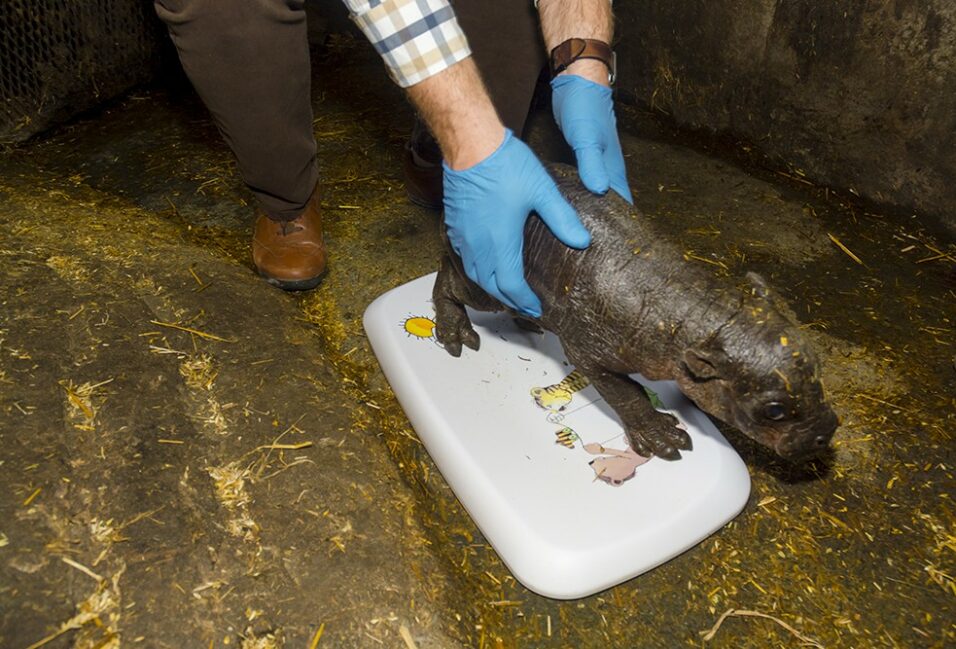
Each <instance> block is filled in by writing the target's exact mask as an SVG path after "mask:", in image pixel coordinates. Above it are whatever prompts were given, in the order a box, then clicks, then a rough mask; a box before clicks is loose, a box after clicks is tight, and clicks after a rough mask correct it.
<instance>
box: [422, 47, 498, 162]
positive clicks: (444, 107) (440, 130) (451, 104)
mask: <svg viewBox="0 0 956 649" xmlns="http://www.w3.org/2000/svg"><path fill="white" fill-rule="evenodd" d="M408 96H409V97H410V98H411V100H412V102H413V103H414V104H415V106H416V107H417V108H418V110H419V112H420V113H421V115H422V117H423V118H424V119H425V122H426V123H427V124H428V127H429V128H430V129H431V131H432V133H433V134H434V135H435V138H436V139H437V140H438V144H439V146H440V147H441V150H442V154H443V155H444V157H445V161H446V162H447V164H448V166H450V167H451V168H452V169H455V170H461V169H467V168H468V167H471V166H472V165H474V164H477V163H478V162H481V161H482V160H484V159H485V158H487V157H488V156H489V155H491V154H492V153H493V152H494V151H495V149H497V148H498V146H499V145H501V142H502V141H503V140H504V134H505V129H504V125H503V124H502V123H501V120H500V119H499V118H498V114H497V112H495V107H494V105H493V104H492V103H491V99H490V97H489V96H488V92H487V91H486V90H485V86H484V84H483V83H482V81H481V76H480V75H479V74H478V68H477V67H476V66H475V63H474V61H473V60H472V59H471V58H468V59H465V60H464V61H461V62H460V63H456V64H455V65H453V66H451V67H449V68H446V69H445V70H443V71H441V72H439V73H438V74H436V75H433V76H431V77H429V78H427V79H425V80H424V81H422V82H420V83H417V84H415V85H414V86H411V87H410V88H408Z"/></svg>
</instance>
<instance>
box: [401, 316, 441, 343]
mask: <svg viewBox="0 0 956 649" xmlns="http://www.w3.org/2000/svg"><path fill="white" fill-rule="evenodd" d="M402 328H403V329H404V330H405V333H407V334H408V335H409V336H414V337H415V338H421V339H422V340H427V339H429V338H431V339H434V338H435V321H434V320H432V319H431V318H426V317H425V316H409V317H408V318H406V319H405V321H404V322H403V323H402Z"/></svg>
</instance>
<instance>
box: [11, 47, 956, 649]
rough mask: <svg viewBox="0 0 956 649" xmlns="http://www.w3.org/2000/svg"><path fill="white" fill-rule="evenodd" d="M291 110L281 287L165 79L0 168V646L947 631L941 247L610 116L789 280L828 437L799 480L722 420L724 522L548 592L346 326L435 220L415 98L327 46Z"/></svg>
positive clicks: (946, 352)
mask: <svg viewBox="0 0 956 649" xmlns="http://www.w3.org/2000/svg"><path fill="white" fill-rule="evenodd" d="M345 61H348V62H349V65H348V66H345V65H343V62H345ZM314 96H315V101H314V107H315V132H316V136H317V139H318V142H319V149H320V151H319V160H320V167H321V178H322V180H321V192H322V204H323V208H324V214H325V219H326V227H327V241H328V244H329V248H330V250H331V254H332V262H331V267H330V274H329V275H328V277H327V279H326V280H325V281H324V283H323V284H322V285H321V286H320V287H319V288H318V289H316V290H315V291H311V292H309V293H305V294H297V295H295V294H286V293H282V292H280V291H278V290H275V289H273V288H271V287H270V286H268V285H266V284H265V283H264V282H262V281H261V280H259V279H258V278H257V277H256V276H255V274H254V272H253V270H252V269H251V266H250V262H249V252H248V241H249V234H250V232H249V226H250V224H251V218H252V207H251V195H250V194H249V193H248V192H247V190H246V189H245V188H244V187H243V185H242V183H241V180H240V179H239V177H238V175H237V173H236V168H235V165H234V163H233V162H232V159H231V156H230V154H229V152H228V150H227V149H226V148H225V147H224V145H223V144H222V143H221V141H220V139H219V138H218V135H217V134H216V132H215V129H214V128H213V127H212V126H211V124H210V122H209V120H208V117H207V115H206V113H205V112H204V110H203V109H202V107H201V105H199V104H198V103H197V102H196V100H195V99H194V98H192V97H191V95H189V94H185V95H182V94H178V93H176V92H171V91H164V90H162V89H153V90H145V91H141V92H139V93H138V94H136V95H134V96H132V97H130V98H129V99H127V100H125V101H124V102H122V103H120V104H118V105H115V106H112V107H110V108H108V109H106V110H104V111H102V112H101V113H98V114H96V115H91V116H88V117H87V118H84V119H83V120H81V121H79V122H76V123H75V124H73V125H71V126H69V127H67V128H64V129H62V130H61V131H60V132H58V133H56V134H53V135H51V136H49V137H47V138H46V139H43V140H41V141H37V142H34V143H32V144H30V145H27V146H24V147H21V148H18V149H15V150H12V151H8V152H6V153H5V154H4V155H3V156H2V157H0V259H2V261H3V264H4V272H3V273H2V274H0V313H2V319H0V646H3V647H12V648H27V647H31V648H34V649H36V648H38V647H41V646H42V647H49V648H60V647H75V648H81V649H92V648H94V647H96V648H99V649H116V648H118V647H126V646H144V647H177V648H179V647H203V648H205V647H241V648H243V649H266V648H270V647H303V648H309V649H316V647H318V648H321V647H379V646H384V647H405V648H410V647H420V648H422V649H425V648H444V647H456V646H461V647H480V648H488V649H490V648H499V647H500V648H511V647H542V648H543V647H668V648H672V647H677V646H694V647H700V646H707V647H761V648H762V647H797V646H803V643H805V642H814V643H817V644H816V645H815V646H824V647H945V646H952V644H953V643H956V627H954V622H953V620H954V619H956V615H954V613H956V581H954V576H956V511H954V504H953V502H952V496H953V493H954V488H953V487H954V482H953V468H954V464H956V457H954V456H956V453H954V447H953V430H954V424H956V367H954V354H956V345H954V336H953V331H954V319H956V246H954V243H953V241H951V240H947V239H946V237H945V235H944V234H942V233H940V232H937V231H934V230H933V229H932V228H931V227H930V226H927V225H926V224H925V223H923V222H922V221H921V220H920V219H919V218H912V219H909V218H907V219H902V218H899V217H898V216H896V217H894V216H887V215H883V214H881V213H879V212H877V211H874V210H873V209H871V208H869V207H867V206H866V205H864V204H861V203H860V202H858V201H856V200H855V199H854V197H852V196H839V195H836V194H835V193H833V192H830V191H829V190H826V189H824V188H817V187H814V186H812V185H810V184H808V183H806V182H805V181H803V180H802V179H800V178H798V177H797V178H794V177H792V175H789V176H785V175H780V174H774V173H772V172H767V171H760V170H754V169H750V168H747V167H745V166H742V165H740V164H738V163H737V162H736V158H735V157H734V156H733V155H732V154H729V153H727V152H724V151H717V150H709V149H706V148H700V147H696V148H695V147H694V146H690V145H688V142H686V141H685V140H683V139H681V138H680V137H675V136H673V135H672V134H670V133H669V132H668V131H667V129H666V128H659V127H657V126H654V125H653V124H652V123H651V122H652V120H649V119H648V117H647V116H646V115H643V114H641V113H639V112H636V111H634V110H632V109H628V108H625V107H622V109H621V122H622V128H623V131H624V132H625V136H624V148H625V152H626V156H627V160H628V165H629V171H630V177H631V182H632V184H633V186H634V189H635V199H636V203H637V205H638V207H639V209H640V210H641V211H642V213H643V214H644V215H645V218H650V219H656V220H657V221H659V222H661V223H662V224H664V225H665V226H666V228H667V230H668V231H669V232H670V233H671V234H672V236H673V238H674V240H675V241H677V242H679V244H680V245H681V246H683V247H684V249H685V251H686V253H685V254H686V255H687V258H688V260H690V261H693V262H694V263H699V264H701V265H702V266H704V267H706V268H709V269H711V270H712V271H713V272H715V273H720V274H727V275H735V276H742V275H743V274H744V272H746V271H748V270H755V271H758V272H761V273H763V274H764V276H765V277H766V278H767V279H768V281H769V282H770V283H771V284H772V285H773V286H774V287H775V288H777V289H778V290H779V291H780V292H782V293H783V294H784V295H785V297H786V298H787V299H788V300H789V302H790V305H791V307H792V308H793V310H794V312H795V314H796V315H797V317H798V318H799V320H800V321H801V323H802V326H803V328H804V329H805V330H806V331H807V333H808V335H809V336H810V338H811V340H812V341H813V342H814V344H815V345H816V347H817V348H818V351H819V352H820V355H821V356H822V358H823V362H824V377H825V384H826V387H827V390H828V392H829V394H830V396H831V399H832V401H833V404H834V407H835V408H836V410H837V411H838V413H839V414H840V416H841V420H842V425H841V428H840V430H839V431H838V432H837V434H836V437H835V441H834V444H833V447H834V450H833V453H832V455H831V456H830V457H828V458H826V459H825V460H823V461H821V462H818V463H815V464H811V465H809V466H807V467H804V468H801V469H795V468H793V467H789V466H787V465H784V464H781V463H780V462H779V461H777V460H776V459H775V458H773V457H770V456H769V455H768V454H767V453H766V452H765V451H764V450H762V449H761V448H759V447H757V446H756V445H755V444H753V443H752V442H750V441H749V440H747V439H746V438H744V437H743V436H742V435H739V434H736V433H735V432H734V431H732V430H729V429H726V428H722V430H723V431H724V433H725V434H726V435H727V437H728V438H729V439H730V440H731V442H732V443H733V444H734V446H735V447H736V448H737V450H738V452H739V453H740V454H741V456H742V457H743V458H744V459H745V461H746V462H747V464H748V466H749V468H750V471H751V478H752V481H753V493H752V496H751V499H750V502H749V503H748V505H747V506H746V508H745V509H744V511H743V512H742V513H741V514H740V515H739V517H738V518H737V519H735V520H734V521H733V522H732V523H730V524H729V525H728V526H726V527H725V528H724V529H722V530H720V531H719V532H717V533H716V534H714V535H713V536H712V537H710V538H708V539H707V540H705V541H703V542H702V543H701V544H699V545H698V546H697V547H695V548H694V549H692V550H690V551H688V552H686V553H684V554H683V555H681V556H679V557H677V558H675V559H673V560H672V561H670V562H668V563H666V564H665V565H663V566H661V567H659V568H657V569H655V570H653V571H651V572H650V573H647V574H645V575H643V576H640V577H638V578H636V579H634V580H631V581H629V582H626V583H624V584H621V585H619V586H617V587H614V588H612V589H610V590H608V591H606V592H603V593H600V594H598V595H594V596H591V597H588V598H585V599H582V600H579V601H571V602H562V601H556V600H551V599H547V598H544V597H541V596H538V595H535V594H534V593H532V592H530V591H528V590H527V589H525V588H524V587H523V586H521V585H520V584H519V583H517V582H516V581H515V579H514V578H513V577H512V576H511V574H510V573H509V571H508V569H507V568H506V567H505V566H504V565H503V564H502V563H501V561H500V560H499V559H498V557H497V555H496V554H495V553H494V551H493V549H492V548H491V547H490V546H489V545H488V544H487V542H486V541H485V539H484V538H483V537H482V535H481V534H480V532H479V531H478V530H477V529H476V528H475V526H474V524H473V523H472V522H471V519H470V518H469V517H468V516H467V514H466V513H465V512H464V510H463V509H462V508H461V506H460V505H459V504H458V502H457V500H456V499H455V497H454V495H453V494H452V492H451V491H450V489H449V488H448V486H447V484H446V483H445V482H444V481H443V479H442V477H441V474H440V473H439V472H438V471H437V470H436V468H435V466H434V464H433V463H432V462H431V460H430V458H429V457H428V455H427V453H426V452H425V451H424V449H423V447H422V445H421V443H420V442H419V441H418V440H417V438H416V436H415V433H414V431H413V430H412V429H411V427H410V425H409V423H408V421H407V420H406V418H405V416H404V414H403V412H402V410H401V408H400V407H399V406H398V404H397V402H396V401H395V399H394V396H393V395H392V393H391V391H390V389H389V387H388V385H387V383H386V382H385V380H384V378H383V376H382V374H381V372H380V370H379V368H378V365H377V362H376V361H375V358H374V355H373V354H372V353H371V350H370V348H369V346H368V343H367V340H366V339H365V337H364V333H363V331H362V327H361V316H362V313H363V311H364V309H365V307H366V305H367V304H368V303H369V302H371V300H372V299H373V298H374V297H376V296H377V295H379V294H381V293H382V292H384V291H385V290H387V289H389V288H392V287H394V286H396V285H398V284H400V283H403V282H405V281H408V280H410V279H413V278H415V277H418V276H421V275H423V274H426V273H429V272H432V271H433V270H435V269H436V267H437V260H438V255H439V242H438V237H437V218H438V216H437V215H436V214H434V213H431V212H428V211H425V210H422V209H420V208H417V207H414V206H413V205H411V204H410V203H408V201H407V200H406V198H405V194H404V188H403V185H402V180H401V173H400V166H401V165H400V162H401V154H402V143H403V141H404V138H405V136H406V134H407V132H408V129H409V127H410V123H411V117H412V115H411V111H410V110H409V109H408V108H407V106H406V105H405V104H404V102H403V99H402V97H401V95H400V93H399V92H398V90H397V89H395V88H394V87H393V86H392V85H391V84H390V83H389V82H388V80H387V79H386V78H385V75H384V72H383V71H382V70H381V66H380V63H379V62H378V61H377V59H376V58H375V56H374V54H370V53H368V52H367V48H365V46H364V45H363V44H359V43H355V42H352V41H350V40H349V39H347V38H342V37H335V38H333V39H331V40H330V41H329V42H328V43H327V46H326V47H325V48H323V49H322V51H321V52H319V53H318V56H317V58H316V81H315V86H314ZM546 122H547V115H546V114H545V115H544V117H542V116H541V115H538V119H537V120H536V123H546ZM530 139H531V140H532V142H535V143H536V144H537V145H539V146H540V147H542V148H544V145H545V144H546V140H547V139H548V134H547V133H546V132H544V131H536V132H535V133H532V136H531V138H530ZM728 611H730V614H729V615H727V616H726V617H725V616H724V615H723V614H724V613H726V612H728ZM718 625H719V626H718ZM708 631H711V632H712V633H711V634H710V635H708V634H707V632H708ZM810 646H814V645H810Z"/></svg>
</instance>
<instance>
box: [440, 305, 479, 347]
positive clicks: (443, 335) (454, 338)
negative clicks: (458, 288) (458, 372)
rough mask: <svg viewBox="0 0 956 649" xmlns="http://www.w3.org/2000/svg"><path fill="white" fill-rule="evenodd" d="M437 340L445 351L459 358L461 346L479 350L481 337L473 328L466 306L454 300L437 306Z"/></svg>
mask: <svg viewBox="0 0 956 649" xmlns="http://www.w3.org/2000/svg"><path fill="white" fill-rule="evenodd" d="M435 340H437V341H438V342H439V343H441V345H442V346H443V347H444V348H445V351H446V352H448V353H449V354H451V355H452V356H454V357H455V358H458V357H459V356H461V346H462V345H464V346H465V347H468V348H469V349H473V350H475V351H478V347H479V346H480V344H481V338H479V336H478V333H477V332H476V331H475V330H474V328H472V326H471V320H469V319H468V314H467V313H466V312H465V309H464V307H462V306H461V305H460V304H454V303H452V302H442V303H440V304H439V305H436V308H435Z"/></svg>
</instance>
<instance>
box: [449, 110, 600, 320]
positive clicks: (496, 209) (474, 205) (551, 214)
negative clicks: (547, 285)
mask: <svg viewBox="0 0 956 649" xmlns="http://www.w3.org/2000/svg"><path fill="white" fill-rule="evenodd" d="M444 171H445V174H444V189H445V224H446V225H447V226H448V239H449V241H450V242H451V246H452V248H454V250H455V252H457V253H458V254H459V256H461V261H462V264H463V265H464V269H465V274H467V275H468V277H469V278H470V279H471V280H472V281H473V282H476V283H477V284H478V285H479V286H481V287H482V288H483V289H485V291H487V292H488V293H490V294H491V295H492V296H494V297H495V298H496V299H497V300H498V301H500V302H501V303H503V304H505V305H507V306H509V307H511V308H512V309H515V310H516V311H521V312H523V313H525V314H527V315H529V316H531V317H535V318H537V317H540V316H541V301H540V300H539V299H538V296H537V295H535V294H534V291H532V290H531V287H530V286H528V282H527V281H525V276H524V224H525V221H527V220H528V214H529V212H531V211H532V210H533V211H535V212H537V213H538V215H539V216H540V217H541V218H542V220H543V221H544V222H545V223H546V224H547V225H548V227H549V228H551V232H553V233H554V236H556V237H557V238H558V239H560V240H561V241H562V242H563V243H564V244H565V245H568V246H570V247H572V248H586V247H587V246H588V245H589V244H590V243H591V235H590V234H589V233H588V231H587V230H586V229H585V228H584V225H582V223H581V221H580V220H579V219H578V215H577V213H576V212H575V211H574V208H573V207H571V205H570V204H569V203H568V202H567V201H566V200H565V198H564V197H563V196H562V195H561V193H560V192H559V191H558V188H557V186H556V185H555V184H554V181H553V180H552V179H551V176H549V175H548V172H547V171H545V170H544V167H543V166H542V165H541V163H540V162H539V161H538V158H537V157H535V155H534V153H532V152H531V149H529V148H528V146H527V145H526V144H525V143H524V142H522V141H521V140H519V139H518V138H516V137H514V135H513V134H512V132H511V131H510V130H507V129H506V130H505V139H504V142H502V143H501V146H499V147H498V148H497V149H496V150H495V152H494V153H492V154H491V155H490V156H488V157H487V158H485V159H484V160H482V161H481V162H479V163H478V164H476V165H474V166H472V167H469V168H468V169H464V170H462V171H455V170H453V169H451V168H450V167H448V165H447V164H446V165H444Z"/></svg>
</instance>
